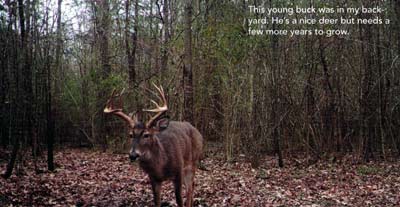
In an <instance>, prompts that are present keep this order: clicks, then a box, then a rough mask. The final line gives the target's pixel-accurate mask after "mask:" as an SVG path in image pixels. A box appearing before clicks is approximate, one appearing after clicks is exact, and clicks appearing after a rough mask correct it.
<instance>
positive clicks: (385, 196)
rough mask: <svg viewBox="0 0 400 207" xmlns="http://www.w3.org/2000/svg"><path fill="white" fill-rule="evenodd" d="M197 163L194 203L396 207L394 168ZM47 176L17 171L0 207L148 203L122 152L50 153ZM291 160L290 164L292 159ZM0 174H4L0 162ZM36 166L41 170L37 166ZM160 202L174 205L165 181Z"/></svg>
mask: <svg viewBox="0 0 400 207" xmlns="http://www.w3.org/2000/svg"><path fill="white" fill-rule="evenodd" d="M220 157H221V156H212V157H208V158H205V159H204V160H203V161H202V162H203V163H202V164H203V165H204V166H205V167H206V168H207V171H204V170H199V171H197V174H196V187H195V193H194V205H195V206H399V205H400V193H399V192H400V165H399V164H398V163H369V164H367V165H353V164H351V163H343V164H326V163H317V164H315V165H312V166H309V167H301V166H299V165H298V164H296V162H293V163H290V161H287V166H286V167H285V168H282V169H280V168H277V166H276V164H275V160H274V158H272V157H265V158H264V159H263V160H262V163H263V165H262V166H261V167H260V168H259V169H257V170H255V169H252V168H251V166H250V163H248V162H246V157H244V156H241V157H240V158H239V160H237V161H236V162H225V161H224V160H223V159H221V158H220ZM55 158H56V159H55V160H56V161H57V164H59V165H60V166H59V168H57V170H56V172H54V173H49V172H45V173H41V174H36V173H35V172H34V170H33V169H34V168H33V163H30V162H29V161H28V162H27V163H26V164H25V167H24V168H25V169H24V173H23V174H21V175H18V176H16V175H13V176H12V177H11V178H10V179H8V180H4V179H1V180H0V206H152V204H153V198H152V192H151V188H150V184H149V182H148V179H147V176H146V175H145V174H144V173H143V171H142V170H141V169H140V168H139V167H138V165H137V164H135V163H130V162H129V159H128V157H127V155H121V154H111V153H101V152H96V151H90V150H81V149H65V150H62V151H58V152H57V153H56V157H55ZM297 162H298V161H297ZM0 164H1V168H0V169H1V170H4V169H5V163H0ZM41 167H42V168H43V169H45V165H44V163H41ZM162 200H163V201H164V202H166V203H168V205H169V206H176V204H175V198H174V193H173V187H172V185H171V183H164V185H163V191H162ZM168 205H167V206H168Z"/></svg>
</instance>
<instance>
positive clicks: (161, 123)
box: [156, 117, 169, 131]
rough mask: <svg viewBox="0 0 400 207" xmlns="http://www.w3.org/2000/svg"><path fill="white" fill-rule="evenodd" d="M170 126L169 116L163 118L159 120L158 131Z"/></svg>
mask: <svg viewBox="0 0 400 207" xmlns="http://www.w3.org/2000/svg"><path fill="white" fill-rule="evenodd" d="M168 126H169V118H168V117H166V118H162V119H159V120H158V121H157V124H156V129H157V130H158V131H163V130H164V129H166V128H168Z"/></svg>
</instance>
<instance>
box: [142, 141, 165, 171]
mask: <svg viewBox="0 0 400 207" xmlns="http://www.w3.org/2000/svg"><path fill="white" fill-rule="evenodd" d="M166 162H167V155H166V153H165V149H164V146H163V145H162V143H161V142H160V141H159V140H157V141H156V142H155V143H154V146H152V148H151V149H150V150H149V151H148V154H147V155H146V156H145V157H144V158H143V159H141V160H140V167H141V168H143V170H144V171H145V172H146V173H147V174H149V175H150V176H151V177H160V176H161V175H162V170H163V168H164V166H165V163H166Z"/></svg>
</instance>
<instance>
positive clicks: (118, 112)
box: [103, 88, 135, 127]
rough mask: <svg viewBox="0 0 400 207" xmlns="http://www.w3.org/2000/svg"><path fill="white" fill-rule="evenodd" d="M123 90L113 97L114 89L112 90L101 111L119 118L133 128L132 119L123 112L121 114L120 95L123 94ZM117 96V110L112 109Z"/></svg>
mask: <svg viewBox="0 0 400 207" xmlns="http://www.w3.org/2000/svg"><path fill="white" fill-rule="evenodd" d="M124 90H125V88H124V89H122V91H121V93H119V94H118V95H115V89H114V90H113V92H112V94H111V97H110V98H109V99H108V101H107V104H106V107H105V108H104V110H103V111H104V113H106V114H114V115H116V116H119V117H120V118H122V119H123V120H125V121H126V122H127V123H128V124H129V125H130V126H131V127H134V126H135V122H134V121H133V119H132V118H131V117H130V116H128V115H126V114H125V113H124V112H122V94H123V93H124ZM118 96H119V108H114V101H113V99H114V98H115V97H118Z"/></svg>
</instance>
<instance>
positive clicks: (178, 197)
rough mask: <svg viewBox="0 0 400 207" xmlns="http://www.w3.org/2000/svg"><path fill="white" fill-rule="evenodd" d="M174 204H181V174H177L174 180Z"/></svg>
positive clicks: (180, 206) (180, 205)
mask: <svg viewBox="0 0 400 207" xmlns="http://www.w3.org/2000/svg"><path fill="white" fill-rule="evenodd" d="M174 187H175V197H176V204H177V205H178V206H179V207H182V206H183V200H182V175H179V176H177V177H176V178H175V180H174Z"/></svg>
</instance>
